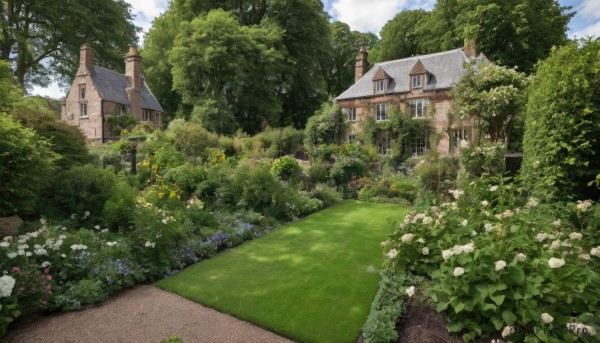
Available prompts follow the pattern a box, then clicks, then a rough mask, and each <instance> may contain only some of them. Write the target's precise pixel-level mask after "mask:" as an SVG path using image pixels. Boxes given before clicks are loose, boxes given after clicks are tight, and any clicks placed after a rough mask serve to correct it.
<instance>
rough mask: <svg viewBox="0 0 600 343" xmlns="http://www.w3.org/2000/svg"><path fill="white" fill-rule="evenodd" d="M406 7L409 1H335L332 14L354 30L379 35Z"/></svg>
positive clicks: (332, 4) (332, 5)
mask: <svg viewBox="0 0 600 343" xmlns="http://www.w3.org/2000/svg"><path fill="white" fill-rule="evenodd" d="M419 2H421V1H419ZM423 2H428V1H423ZM406 5H407V0H371V1H365V0H334V1H333V2H332V3H331V11H332V13H331V14H332V15H333V16H334V17H336V18H337V20H339V21H342V22H344V23H347V24H348V25H350V28H351V29H352V30H357V31H361V32H367V31H368V32H373V33H377V34H378V33H379V31H380V30H381V28H382V27H383V25H385V23H386V22H387V21H388V20H390V19H392V18H393V17H394V16H395V15H396V14H397V13H398V12H400V11H401V9H402V8H405V7H406Z"/></svg>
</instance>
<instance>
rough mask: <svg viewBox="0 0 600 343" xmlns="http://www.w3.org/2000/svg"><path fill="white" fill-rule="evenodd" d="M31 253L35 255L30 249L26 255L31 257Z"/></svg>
mask: <svg viewBox="0 0 600 343" xmlns="http://www.w3.org/2000/svg"><path fill="white" fill-rule="evenodd" d="M31 255H33V253H32V252H31V251H28V252H26V253H25V256H27V257H29V256H31Z"/></svg>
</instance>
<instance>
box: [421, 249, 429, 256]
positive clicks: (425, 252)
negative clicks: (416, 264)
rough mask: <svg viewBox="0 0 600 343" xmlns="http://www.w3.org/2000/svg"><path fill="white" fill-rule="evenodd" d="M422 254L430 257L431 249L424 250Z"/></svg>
mask: <svg viewBox="0 0 600 343" xmlns="http://www.w3.org/2000/svg"><path fill="white" fill-rule="evenodd" d="M422 252H423V255H425V256H427V255H429V248H428V247H425V248H423V250H422Z"/></svg>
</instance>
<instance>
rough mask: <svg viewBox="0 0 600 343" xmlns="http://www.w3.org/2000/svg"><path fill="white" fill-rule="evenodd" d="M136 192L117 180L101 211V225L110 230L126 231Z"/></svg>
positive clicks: (130, 218)
mask: <svg viewBox="0 0 600 343" xmlns="http://www.w3.org/2000/svg"><path fill="white" fill-rule="evenodd" d="M137 193H138V190H137V189H135V188H133V187H131V186H130V185H129V184H127V183H126V182H125V181H123V180H117V181H116V182H115V184H114V187H113V190H112V193H111V194H110V197H109V198H108V199H106V202H105V203H104V207H103V211H102V223H103V224H104V225H106V226H107V227H109V228H111V229H114V230H116V229H120V230H122V231H128V230H129V227H130V226H131V224H132V220H133V210H134V208H135V200H136V196H137Z"/></svg>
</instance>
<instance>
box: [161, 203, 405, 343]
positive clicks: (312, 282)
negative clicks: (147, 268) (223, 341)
mask: <svg viewBox="0 0 600 343" xmlns="http://www.w3.org/2000/svg"><path fill="white" fill-rule="evenodd" d="M405 212H406V208H405V207H402V206H398V205H390V204H377V203H368V202H360V201H344V202H342V203H340V204H337V205H336V206H333V207H331V208H329V209H326V210H323V211H321V212H318V213H315V214H313V215H311V216H308V217H306V218H304V219H302V220H300V221H297V222H295V223H292V224H290V225H287V226H285V227H283V228H280V229H277V230H276V231H274V232H272V233H270V234H268V235H265V236H264V237H261V238H259V239H256V240H253V241H251V242H248V243H246V244H244V245H242V246H240V247H238V248H235V249H231V250H229V251H226V252H224V253H223V254H220V255H218V256H216V257H214V258H212V259H209V260H207V261H204V262H201V263H198V264H196V265H194V266H191V267H189V268H187V269H185V270H184V271H182V272H180V273H178V274H176V275H174V276H172V277H170V278H168V279H165V280H161V281H159V282H157V283H156V285H157V286H158V287H160V288H162V289H165V290H168V291H172V292H174V293H177V294H180V295H182V296H184V297H186V298H188V299H191V300H193V301H196V302H198V303H201V304H203V305H207V306H210V307H213V308H215V309H217V310H219V311H221V312H225V313H230V314H232V315H234V316H236V317H238V318H241V319H244V320H247V321H249V322H252V323H255V324H257V325H259V326H262V327H264V328H266V329H269V330H271V331H273V332H276V333H279V334H281V335H284V336H287V337H290V338H292V339H294V340H297V341H301V342H335V343H343V342H349V343H350V342H355V341H356V338H357V337H358V335H359V333H360V329H361V327H362V325H363V324H364V322H365V320H366V318H367V315H368V313H369V306H370V304H371V302H372V301H373V298H374V296H375V293H376V291H377V283H378V281H379V274H378V272H376V271H373V270H371V271H369V269H370V268H369V266H373V267H375V268H377V269H378V268H379V266H380V265H381V262H382V251H381V247H380V242H381V241H383V240H385V239H386V236H387V234H388V227H389V224H388V219H391V220H399V219H401V218H403V217H404V214H405Z"/></svg>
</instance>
